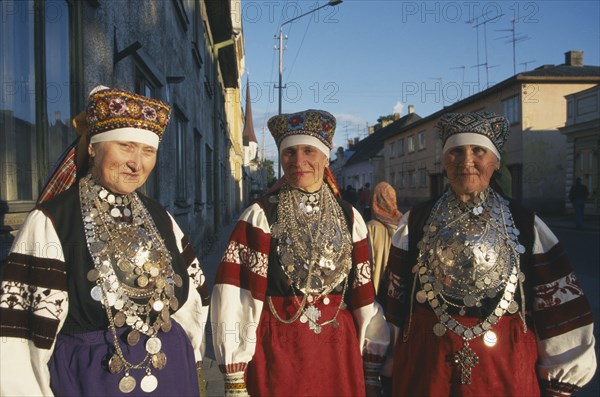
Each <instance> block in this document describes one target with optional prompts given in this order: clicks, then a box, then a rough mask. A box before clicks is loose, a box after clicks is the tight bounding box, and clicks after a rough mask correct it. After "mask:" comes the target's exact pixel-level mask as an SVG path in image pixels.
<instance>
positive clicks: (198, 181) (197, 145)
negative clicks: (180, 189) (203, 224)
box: [194, 129, 204, 210]
mask: <svg viewBox="0 0 600 397" xmlns="http://www.w3.org/2000/svg"><path fill="white" fill-rule="evenodd" d="M203 153H204V151H203V150H202V134H200V131H198V130H197V129H194V156H195V157H194V181H195V186H194V192H195V194H194V196H195V199H194V204H195V209H196V210H199V209H200V206H201V205H202V204H203V202H202V168H204V167H203V164H202V160H203V159H202V154H203Z"/></svg>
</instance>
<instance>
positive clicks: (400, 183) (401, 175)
mask: <svg viewBox="0 0 600 397" xmlns="http://www.w3.org/2000/svg"><path fill="white" fill-rule="evenodd" d="M397 182H398V189H404V173H403V172H399V173H398V180H397Z"/></svg>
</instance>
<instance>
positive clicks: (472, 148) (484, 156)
mask: <svg viewBox="0 0 600 397" xmlns="http://www.w3.org/2000/svg"><path fill="white" fill-rule="evenodd" d="M499 166H500V161H499V160H498V158H497V157H496V155H495V154H494V153H493V152H492V151H491V150H489V149H487V148H485V147H482V146H476V145H463V146H457V147H454V148H451V149H449V150H448V151H446V153H445V154H444V170H446V173H447V176H448V180H449V181H450V186H452V190H453V191H454V193H455V194H456V196H457V197H458V198H460V199H461V200H462V201H466V200H468V199H469V198H472V197H474V196H475V195H476V194H478V193H480V192H482V191H483V190H485V189H486V188H487V187H488V186H489V184H490V179H491V178H492V175H493V174H494V171H495V170H497V169H498V168H499Z"/></svg>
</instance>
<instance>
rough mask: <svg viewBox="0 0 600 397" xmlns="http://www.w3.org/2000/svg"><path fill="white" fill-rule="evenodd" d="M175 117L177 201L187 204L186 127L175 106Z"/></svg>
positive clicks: (181, 115)
mask: <svg viewBox="0 0 600 397" xmlns="http://www.w3.org/2000/svg"><path fill="white" fill-rule="evenodd" d="M173 113H174V116H175V117H174V118H175V120H174V121H175V157H176V159H175V162H176V164H177V201H179V204H180V205H181V204H184V205H185V204H187V186H186V185H187V183H186V182H187V172H186V168H187V167H186V164H187V161H186V160H187V159H186V157H187V156H186V128H187V123H186V121H187V120H185V119H184V116H183V114H182V113H181V112H180V111H179V110H178V109H177V108H176V109H175V111H174V112H173Z"/></svg>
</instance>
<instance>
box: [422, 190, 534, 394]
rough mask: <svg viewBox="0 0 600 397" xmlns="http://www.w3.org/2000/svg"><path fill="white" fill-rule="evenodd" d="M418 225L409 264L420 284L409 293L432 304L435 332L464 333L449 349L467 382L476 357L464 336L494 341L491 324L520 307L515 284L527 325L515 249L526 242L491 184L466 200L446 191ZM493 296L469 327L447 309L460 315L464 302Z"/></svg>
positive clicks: (518, 251)
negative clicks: (420, 228)
mask: <svg viewBox="0 0 600 397" xmlns="http://www.w3.org/2000/svg"><path fill="white" fill-rule="evenodd" d="M423 230H424V235H423V238H422V239H421V241H420V242H419V243H418V245H417V247H418V248H419V250H420V251H419V257H418V260H417V264H416V265H415V267H414V268H413V272H414V273H415V280H416V279H418V280H419V282H420V285H421V289H420V290H419V291H418V292H417V293H416V294H415V293H414V289H415V286H416V284H413V293H412V294H411V295H414V296H415V297H416V300H417V301H418V302H419V303H424V302H426V301H427V302H428V303H429V305H430V306H431V308H432V309H433V311H434V313H435V314H436V316H437V318H438V321H439V322H438V323H437V324H435V325H434V327H433V332H434V333H435V334H436V335H437V336H442V335H444V334H445V333H446V331H447V330H449V331H451V332H453V333H455V334H456V335H458V336H459V337H460V338H462V339H463V348H462V349H461V350H459V351H458V352H457V353H456V354H455V355H454V362H455V363H456V364H457V365H458V366H459V369H460V381H461V383H462V384H470V383H471V370H472V369H473V368H474V367H475V365H476V364H477V363H478V361H479V358H478V357H477V355H476V354H475V353H474V352H473V350H471V348H470V346H469V342H470V341H471V340H472V339H474V338H477V337H480V336H482V338H483V342H484V344H486V345H487V346H493V345H495V344H496V342H497V335H496V334H495V333H494V332H493V331H492V327H493V326H494V325H495V324H496V323H497V322H498V321H499V320H500V318H502V316H503V315H504V314H505V313H506V312H509V313H511V314H514V313H516V312H517V311H518V310H519V304H518V303H517V301H516V300H515V293H516V289H517V287H520V291H521V301H522V303H521V318H522V321H523V325H524V329H525V331H526V324H525V317H524V307H525V305H524V302H525V300H524V298H525V297H524V294H523V287H522V283H523V281H524V279H525V276H524V274H523V273H522V272H521V271H520V266H519V254H522V253H524V252H525V248H524V247H523V246H522V245H521V244H519V242H518V240H517V236H518V235H519V231H518V229H517V228H516V227H515V225H514V221H513V219H512V215H511V213H510V210H509V208H508V201H506V200H504V199H503V198H502V197H501V196H499V195H498V194H497V193H496V192H494V191H493V190H492V189H490V188H488V189H486V190H485V191H484V192H482V193H480V194H479V195H478V196H477V197H476V198H475V199H474V200H473V201H471V202H468V203H462V202H460V201H459V200H458V199H457V198H456V197H455V196H454V194H453V193H452V192H450V191H449V192H446V193H445V194H444V195H443V196H442V197H441V198H440V200H438V202H437V203H436V205H435V206H434V208H433V210H432V215H431V216H430V217H429V219H428V221H427V223H426V225H425V227H424V229H423ZM494 297H497V298H498V302H497V304H496V307H495V309H494V310H492V311H491V312H490V313H489V315H488V316H487V317H486V318H485V319H484V320H483V321H480V322H479V323H477V324H475V325H474V326H471V327H468V326H465V325H463V324H461V323H460V322H459V321H458V320H456V319H455V318H454V317H453V316H452V315H451V314H450V313H449V312H448V308H449V306H452V307H455V308H456V309H459V314H460V315H463V316H464V315H465V314H466V309H467V308H471V307H481V306H482V303H481V300H482V299H484V298H494ZM456 301H458V302H461V301H462V303H455V302H456ZM411 306H412V304H411Z"/></svg>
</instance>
